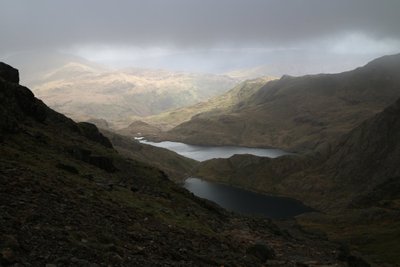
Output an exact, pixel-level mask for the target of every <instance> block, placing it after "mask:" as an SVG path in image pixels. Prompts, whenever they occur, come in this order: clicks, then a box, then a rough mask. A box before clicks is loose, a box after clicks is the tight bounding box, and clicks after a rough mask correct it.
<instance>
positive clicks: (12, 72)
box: [0, 62, 19, 83]
mask: <svg viewBox="0 0 400 267" xmlns="http://www.w3.org/2000/svg"><path fill="white" fill-rule="evenodd" d="M0 78H2V79H4V80H6V81H8V82H12V83H19V73H18V70H17V69H15V68H13V67H11V66H10V65H7V64H6V63H3V62H0Z"/></svg>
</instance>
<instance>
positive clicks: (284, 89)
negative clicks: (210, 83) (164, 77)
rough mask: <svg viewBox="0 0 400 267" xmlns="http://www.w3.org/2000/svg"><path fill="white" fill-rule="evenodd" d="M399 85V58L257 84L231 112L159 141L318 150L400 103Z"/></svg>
mask: <svg viewBox="0 0 400 267" xmlns="http://www.w3.org/2000/svg"><path fill="white" fill-rule="evenodd" d="M399 84H400V55H393V56H386V57H382V58H378V59H376V60H374V61H372V62H370V63H368V64H367V65H365V66H363V67H360V68H357V69H355V70H352V71H348V72H344V73H339V74H318V75H306V76H301V77H291V76H283V77H282V78H281V79H279V80H273V81H268V82H265V83H264V84H263V85H262V86H260V84H259V83H256V84H255V87H254V88H253V89H249V88H248V87H247V86H244V88H243V90H242V91H240V90H239V92H238V94H241V92H251V93H250V94H246V93H243V94H242V95H244V97H242V98H238V99H236V100H234V101H233V102H232V103H231V104H230V105H228V106H226V107H225V106H223V105H218V106H217V105H216V106H214V108H212V109H210V108H208V109H206V110H205V111H203V110H202V108H201V107H200V108H197V112H196V111H193V112H192V113H191V114H195V115H193V116H192V118H191V119H190V120H188V121H186V122H183V123H181V124H179V125H177V126H176V127H174V128H173V129H171V130H169V131H167V132H166V133H164V134H163V135H161V137H160V139H161V140H162V139H164V140H165V139H167V140H174V141H181V142H185V143H190V144H200V145H241V146H250V147H279V148H283V149H287V150H291V151H307V150H314V149H317V148H319V147H323V146H324V145H326V144H327V143H329V142H330V141H332V140H334V139H335V138H337V137H339V136H341V135H342V134H344V133H346V132H348V131H350V130H351V129H353V128H354V127H356V126H357V125H359V124H360V123H361V122H362V121H364V120H365V119H367V118H369V117H371V116H373V115H374V114H376V113H378V112H380V111H382V110H383V109H384V108H385V107H387V106H388V105H390V104H392V103H393V102H394V101H395V99H397V98H398V97H400V90H399ZM233 90H236V89H233ZM231 93H232V91H230V92H228V93H226V94H225V96H226V95H229V94H231ZM220 98H221V97H220ZM192 109H195V110H196V106H193V107H192ZM185 110H186V109H185ZM177 112H179V111H177ZM170 114H174V112H170ZM204 125H207V127H204Z"/></svg>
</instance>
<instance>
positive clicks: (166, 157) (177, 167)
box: [101, 129, 198, 183]
mask: <svg viewBox="0 0 400 267" xmlns="http://www.w3.org/2000/svg"><path fill="white" fill-rule="evenodd" d="M101 132H102V133H103V134H104V135H105V136H106V137H107V138H108V139H109V140H110V141H111V143H112V144H113V146H114V148H115V149H116V150H117V151H118V152H119V153H120V154H121V155H124V156H126V157H129V158H132V159H135V160H138V161H141V162H145V163H147V164H149V165H152V166H154V167H156V168H158V169H160V170H162V171H164V172H165V173H166V174H167V175H168V177H169V178H170V179H171V180H173V181H175V182H178V183H180V182H182V181H183V180H184V179H186V178H187V177H188V176H189V175H190V174H191V172H192V171H193V169H195V167H196V166H197V165H198V162H197V161H195V160H193V159H189V158H186V157H183V156H181V155H179V154H177V153H175V152H173V151H171V150H168V149H165V148H161V147H155V146H151V145H146V144H142V143H140V142H138V141H137V140H133V139H132V138H130V137H127V136H124V135H119V134H116V133H114V132H113V131H107V130H104V129H101Z"/></svg>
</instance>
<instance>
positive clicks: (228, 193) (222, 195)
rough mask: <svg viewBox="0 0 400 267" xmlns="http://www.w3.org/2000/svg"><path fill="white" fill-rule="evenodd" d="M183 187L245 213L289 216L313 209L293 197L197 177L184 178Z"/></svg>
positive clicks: (275, 216) (235, 210)
mask: <svg viewBox="0 0 400 267" xmlns="http://www.w3.org/2000/svg"><path fill="white" fill-rule="evenodd" d="M184 187H185V188H186V189H188V190H189V191H191V192H192V193H193V194H195V195H196V196H198V197H201V198H205V199H208V200H211V201H213V202H215V203H217V204H218V205H220V206H221V207H223V208H225V209H227V210H229V211H234V212H237V213H241V214H245V215H259V216H263V217H267V218H291V217H294V216H296V215H299V214H302V213H305V212H310V211H313V209H311V208H309V207H307V206H305V205H303V204H302V203H301V202H299V201H297V200H295V199H291V198H286V197H276V196H268V195H264V194H258V193H255V192H251V191H247V190H244V189H240V188H237V187H233V186H229V185H224V184H218V183H213V182H208V181H204V180H201V179H198V178H188V179H186V181H185V183H184Z"/></svg>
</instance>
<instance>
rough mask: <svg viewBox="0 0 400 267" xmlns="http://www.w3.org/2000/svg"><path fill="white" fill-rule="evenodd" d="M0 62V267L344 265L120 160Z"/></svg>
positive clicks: (321, 247) (341, 257) (319, 244)
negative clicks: (42, 99) (38, 96)
mask: <svg viewBox="0 0 400 267" xmlns="http://www.w3.org/2000/svg"><path fill="white" fill-rule="evenodd" d="M18 80H19V77H18V71H17V70H15V69H13V68H11V67H10V66H7V65H5V64H3V63H1V64H0V116H1V118H2V120H1V121H0V153H1V155H2V157H1V159H0V179H1V183H2V186H1V187H0V207H1V213H0V265H1V266H17V265H18V266H168V265H169V266H199V265H200V266H221V265H226V266H261V265H263V264H267V265H271V266H288V265H303V266H304V265H307V264H308V265H311V266H323V265H334V266H348V265H347V262H354V259H355V257H354V256H351V255H350V254H348V253H347V252H346V251H345V250H343V249H340V248H339V247H338V246H337V245H335V244H333V243H330V242H328V241H327V240H326V239H324V238H323V237H321V236H318V235H315V234H311V233H307V232H304V231H302V230H301V228H299V226H297V225H296V224H295V223H294V222H290V221H287V222H285V223H283V222H272V221H270V220H266V219H261V218H247V217H243V216H237V215H234V214H231V213H227V212H225V211H224V210H222V209H220V208H218V207H217V206H215V205H214V204H212V203H210V202H207V201H205V200H201V199H198V198H196V197H194V196H193V195H192V194H190V193H189V192H188V191H186V190H185V189H182V188H180V187H179V186H177V185H176V184H175V183H173V182H171V181H170V180H169V179H168V178H167V176H166V175H165V173H163V172H161V171H159V170H158V169H156V168H154V167H152V166H150V165H147V164H145V163H141V162H139V161H136V160H132V159H129V158H126V157H123V156H121V155H120V154H118V153H117V152H116V151H115V150H114V149H113V147H112V144H111V143H110V141H109V140H108V139H107V138H106V137H104V136H103V135H102V134H101V133H100V132H99V131H98V130H97V128H96V127H95V126H94V125H93V124H90V123H79V124H78V123H75V122H74V121H72V120H71V119H69V118H67V117H65V116H64V115H62V114H60V113H57V112H55V111H53V110H51V109H50V108H48V107H47V106H46V105H45V104H44V103H43V102H42V101H40V100H39V99H37V98H35V97H34V95H33V94H32V92H31V91H30V90H29V89H28V88H26V87H23V86H21V85H19V84H18Z"/></svg>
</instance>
